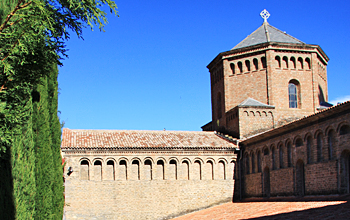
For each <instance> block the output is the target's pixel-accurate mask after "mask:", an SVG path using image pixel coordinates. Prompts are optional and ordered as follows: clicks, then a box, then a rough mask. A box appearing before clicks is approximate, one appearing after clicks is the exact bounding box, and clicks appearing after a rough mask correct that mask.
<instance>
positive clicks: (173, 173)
mask: <svg viewBox="0 0 350 220" xmlns="http://www.w3.org/2000/svg"><path fill="white" fill-rule="evenodd" d="M169 179H170V180H177V163H176V160H171V161H170V163H169Z"/></svg>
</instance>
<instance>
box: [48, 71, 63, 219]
mask: <svg viewBox="0 0 350 220" xmlns="http://www.w3.org/2000/svg"><path fill="white" fill-rule="evenodd" d="M57 76H58V69H57V65H53V68H52V71H51V72H50V75H49V77H48V95H49V115H50V129H51V142H52V144H51V151H52V160H53V167H52V168H53V175H54V179H53V182H52V192H53V201H52V202H53V207H54V209H53V215H54V219H62V217H63V206H64V196H63V191H64V189H63V167H62V165H61V164H62V157H61V124H60V121H59V118H58V116H57V108H58V82H57Z"/></svg>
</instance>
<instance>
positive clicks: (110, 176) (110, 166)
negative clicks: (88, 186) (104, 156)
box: [105, 160, 115, 180]
mask: <svg viewBox="0 0 350 220" xmlns="http://www.w3.org/2000/svg"><path fill="white" fill-rule="evenodd" d="M105 177H106V180H115V175H114V161H113V160H109V161H107V168H106V175H105Z"/></svg>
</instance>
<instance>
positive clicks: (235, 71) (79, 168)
mask: <svg viewBox="0 0 350 220" xmlns="http://www.w3.org/2000/svg"><path fill="white" fill-rule="evenodd" d="M261 16H262V17H263V18H264V22H263V24H262V25H261V26H260V27H259V28H258V29H256V30H255V31H254V32H253V33H252V34H250V35H249V36H248V37H247V38H245V39H244V40H243V41H242V42H240V43H239V44H237V45H236V46H235V47H234V48H232V49H231V50H229V51H226V52H222V53H220V54H218V55H217V56H216V57H215V58H214V59H213V60H212V61H211V62H210V63H209V65H208V66H207V67H208V69H209V72H210V81H211V101H212V121H211V122H209V123H207V124H206V125H204V126H203V127H202V129H203V131H201V132H191V131H132V130H73V129H68V128H64V129H63V134H62V146H61V150H62V157H63V158H64V161H65V174H64V178H65V204H66V206H65V217H66V219H171V218H173V217H176V216H179V215H183V214H186V213H189V212H192V211H196V210H200V209H204V208H207V207H211V206H214V205H217V204H221V203H225V202H232V201H233V200H240V199H243V198H248V197H266V198H269V197H276V196H307V195H325V194H342V193H349V192H350V102H349V101H348V102H345V103H342V104H338V105H336V106H332V105H331V104H329V103H328V102H327V101H328V89H327V63H328V60H329V58H328V57H327V55H326V54H325V52H324V51H323V50H322V49H321V47H320V46H318V45H312V44H306V43H304V42H302V41H300V40H298V39H297V38H295V37H292V36H290V35H288V34H286V33H285V32H282V31H280V30H279V29H277V28H275V27H273V26H271V25H270V24H269V23H268V22H267V18H268V16H269V14H268V12H267V11H266V10H264V11H263V12H262V13H261Z"/></svg>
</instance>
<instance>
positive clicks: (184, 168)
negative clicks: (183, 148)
mask: <svg viewBox="0 0 350 220" xmlns="http://www.w3.org/2000/svg"><path fill="white" fill-rule="evenodd" d="M180 169H181V171H180V173H179V176H181V177H180V179H181V180H189V179H190V169H189V164H188V161H187V160H184V161H182V163H181V168H180Z"/></svg>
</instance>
